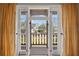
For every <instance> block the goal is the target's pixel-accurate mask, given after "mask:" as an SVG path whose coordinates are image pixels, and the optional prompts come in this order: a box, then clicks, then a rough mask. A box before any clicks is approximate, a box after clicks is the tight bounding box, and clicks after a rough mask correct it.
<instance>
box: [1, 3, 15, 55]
mask: <svg viewBox="0 0 79 59" xmlns="http://www.w3.org/2000/svg"><path fill="white" fill-rule="evenodd" d="M15 17H16V4H0V55H3V56H10V55H15Z"/></svg>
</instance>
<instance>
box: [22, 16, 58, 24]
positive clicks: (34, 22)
mask: <svg viewBox="0 0 79 59" xmlns="http://www.w3.org/2000/svg"><path fill="white" fill-rule="evenodd" d="M26 19H27V16H26V15H21V22H24V21H25V20H26ZM53 19H54V20H53ZM52 21H53V23H54V25H56V24H58V15H53V16H52ZM32 23H33V24H46V20H32Z"/></svg>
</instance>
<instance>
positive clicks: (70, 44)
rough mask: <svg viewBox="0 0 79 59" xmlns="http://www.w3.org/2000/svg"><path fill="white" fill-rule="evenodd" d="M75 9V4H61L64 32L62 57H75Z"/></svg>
mask: <svg viewBox="0 0 79 59" xmlns="http://www.w3.org/2000/svg"><path fill="white" fill-rule="evenodd" d="M76 20H77V8H76V4H62V23H63V30H64V55H66V56H75V55H77V24H76Z"/></svg>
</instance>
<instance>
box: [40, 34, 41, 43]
mask: <svg viewBox="0 0 79 59" xmlns="http://www.w3.org/2000/svg"><path fill="white" fill-rule="evenodd" d="M40 44H41V34H40Z"/></svg>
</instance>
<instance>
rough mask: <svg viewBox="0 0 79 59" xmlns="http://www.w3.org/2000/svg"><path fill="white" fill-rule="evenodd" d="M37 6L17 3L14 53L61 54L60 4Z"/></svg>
mask: <svg viewBox="0 0 79 59" xmlns="http://www.w3.org/2000/svg"><path fill="white" fill-rule="evenodd" d="M37 6H39V7H37ZM37 6H36V5H33V6H32V7H31V6H30V5H29V6H28V5H23V6H19V5H18V7H17V14H16V16H17V24H16V26H17V27H16V30H17V31H16V39H17V40H16V52H17V53H16V54H17V55H51V56H53V55H54V56H55V55H62V54H63V50H62V47H63V38H62V37H63V35H62V34H63V32H62V26H61V24H62V23H61V8H60V5H52V7H51V5H49V6H48V5H47V6H46V5H37Z"/></svg>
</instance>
